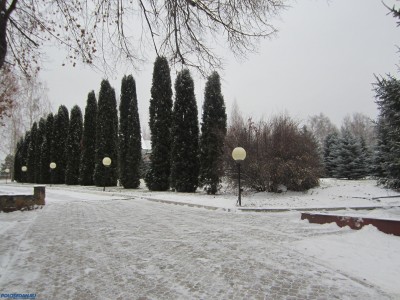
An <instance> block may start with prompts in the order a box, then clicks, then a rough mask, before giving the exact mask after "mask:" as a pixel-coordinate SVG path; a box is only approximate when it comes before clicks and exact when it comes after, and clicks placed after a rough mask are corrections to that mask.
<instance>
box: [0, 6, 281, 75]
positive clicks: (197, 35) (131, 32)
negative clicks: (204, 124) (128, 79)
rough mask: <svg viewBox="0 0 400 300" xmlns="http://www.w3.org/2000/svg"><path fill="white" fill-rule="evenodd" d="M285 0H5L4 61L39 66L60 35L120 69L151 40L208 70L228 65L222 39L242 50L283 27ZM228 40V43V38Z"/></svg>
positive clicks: (0, 12) (84, 58) (78, 50)
mask: <svg viewBox="0 0 400 300" xmlns="http://www.w3.org/2000/svg"><path fill="white" fill-rule="evenodd" d="M284 2H285V0H259V1H254V0H236V1H231V0H218V1H214V0H168V1H156V0H149V1H142V0H137V1H127V0H126V1H124V0H117V1H110V0H74V1H64V0H53V1H47V0H11V1H7V0H0V68H1V67H2V66H3V64H4V63H7V64H13V65H18V66H19V67H20V68H21V69H22V70H23V71H24V72H25V73H28V74H29V73H32V72H35V71H37V70H38V69H39V62H40V57H41V52H40V51H41V47H42V46H43V45H44V44H45V43H47V42H48V41H52V42H54V41H56V42H57V43H58V44H59V45H61V46H64V47H65V48H66V49H67V50H68V57H67V59H68V61H69V62H70V63H72V64H73V65H75V64H76V62H77V61H81V62H83V63H87V64H91V65H94V66H97V67H99V66H101V67H102V68H103V67H104V68H105V69H106V70H112V68H113V67H114V66H115V65H116V63H121V62H126V61H129V62H131V63H132V64H133V65H134V66H136V65H137V64H138V63H140V62H141V61H143V60H145V59H146V53H147V52H148V50H149V46H150V47H152V48H154V52H155V54H156V55H164V56H166V57H168V58H169V60H170V62H171V63H172V64H183V65H186V66H191V67H193V68H195V69H197V70H198V71H200V72H201V73H206V72H207V71H208V70H209V69H214V68H216V67H220V66H221V65H222V58H221V56H219V55H218V54H217V50H216V49H215V47H214V45H216V44H220V43H221V41H223V40H225V42H226V44H227V46H228V47H229V49H231V51H232V52H233V53H234V54H236V55H238V56H240V57H242V56H245V54H246V53H247V52H248V51H253V50H255V49H256V46H257V41H259V40H260V39H263V38H266V37H270V36H271V35H272V34H274V33H275V32H276V29H275V28H274V27H273V25H272V24H271V17H273V16H274V15H276V14H277V13H278V12H279V11H280V10H281V9H283V8H284V7H285V5H284ZM226 44H225V45H226Z"/></svg>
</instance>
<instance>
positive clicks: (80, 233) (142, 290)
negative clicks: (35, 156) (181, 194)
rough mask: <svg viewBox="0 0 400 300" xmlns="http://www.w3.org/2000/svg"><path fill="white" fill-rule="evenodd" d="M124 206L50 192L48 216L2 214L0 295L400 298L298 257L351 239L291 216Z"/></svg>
mask: <svg viewBox="0 0 400 300" xmlns="http://www.w3.org/2000/svg"><path fill="white" fill-rule="evenodd" d="M2 188H3V187H2ZM113 198H114V199H113ZM115 198H117V199H115ZM122 198H123V197H115V196H114V197H112V196H104V195H100V194H86V193H74V192H71V191H68V192H65V191H62V190H51V189H49V190H48V191H47V198H46V201H47V205H46V206H45V207H44V208H43V209H41V210H36V211H31V212H24V213H21V212H15V213H10V214H4V213H2V214H0V238H1V243H0V266H1V268H0V270H1V271H0V293H13V292H18V293H36V294H37V299H396V298H397V297H399V294H397V292H396V291H394V292H393V291H391V290H390V289H382V288H381V287H379V286H378V285H377V284H374V283H371V282H370V281H368V280H365V277H363V274H360V275H359V276H355V275H354V274H352V275H350V274H348V273H345V272H344V271H338V270H337V268H335V267H334V266H330V265H329V264H327V263H326V261H324V260H319V259H318V258H316V257H314V258H311V257H310V256H309V255H307V254H303V253H302V251H301V250H299V249H300V248H299V243H300V245H301V243H302V242H304V241H305V240H307V239H315V240H316V241H318V240H319V239H323V238H324V237H335V238H336V239H337V238H338V237H340V236H342V235H348V234H352V233H353V232H352V231H350V230H343V229H339V228H338V227H336V226H319V225H315V224H309V223H308V222H306V221H299V218H300V213H295V212H290V213H277V214H258V213H253V214H252V213H228V212H223V211H210V210H206V209H199V208H190V207H186V206H175V205H165V204H162V203H154V202H149V201H145V200H141V199H128V200H123V199H122ZM303 246H304V245H303ZM306 246H307V245H306ZM365 263H368V262H365ZM395 275H398V274H395ZM397 278H398V277H397ZM397 299H398V298H397Z"/></svg>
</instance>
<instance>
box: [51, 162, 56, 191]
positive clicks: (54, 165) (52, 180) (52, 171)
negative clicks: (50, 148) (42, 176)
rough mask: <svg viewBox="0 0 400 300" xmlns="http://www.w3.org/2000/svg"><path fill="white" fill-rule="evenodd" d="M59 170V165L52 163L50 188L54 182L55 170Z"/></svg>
mask: <svg viewBox="0 0 400 300" xmlns="http://www.w3.org/2000/svg"><path fill="white" fill-rule="evenodd" d="M55 168H57V164H56V163H55V162H51V163H50V173H51V174H50V177H51V178H50V186H51V185H52V183H53V182H54V169H55Z"/></svg>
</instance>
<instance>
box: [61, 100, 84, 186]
mask: <svg viewBox="0 0 400 300" xmlns="http://www.w3.org/2000/svg"><path fill="white" fill-rule="evenodd" d="M81 138H82V112H81V109H80V107H79V106H77V105H75V106H74V107H73V108H72V110H71V120H70V122H69V128H68V138H67V143H66V155H67V158H68V160H67V166H66V170H65V183H66V184H69V185H76V184H78V182H79V165H80V160H81Z"/></svg>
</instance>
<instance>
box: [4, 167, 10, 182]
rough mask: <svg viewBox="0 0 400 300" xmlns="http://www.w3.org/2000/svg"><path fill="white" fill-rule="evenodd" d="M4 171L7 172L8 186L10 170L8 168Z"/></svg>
mask: <svg viewBox="0 0 400 300" xmlns="http://www.w3.org/2000/svg"><path fill="white" fill-rule="evenodd" d="M4 171H5V172H6V184H7V179H8V174H10V169H9V168H7V169H5V170H4Z"/></svg>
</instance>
